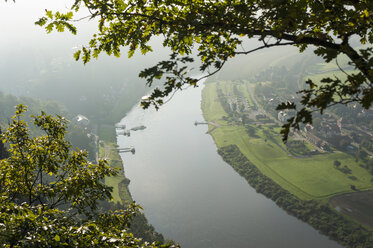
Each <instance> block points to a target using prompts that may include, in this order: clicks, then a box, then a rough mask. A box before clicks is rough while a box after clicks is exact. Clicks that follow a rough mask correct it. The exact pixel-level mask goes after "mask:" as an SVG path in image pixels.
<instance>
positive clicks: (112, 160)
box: [99, 142, 132, 203]
mask: <svg viewBox="0 0 373 248" xmlns="http://www.w3.org/2000/svg"><path fill="white" fill-rule="evenodd" d="M116 147H117V145H116V144H115V143H111V142H101V144H100V145H99V158H100V159H105V160H106V161H107V162H108V163H109V165H110V166H111V167H113V168H117V169H118V170H119V173H118V175H117V176H114V177H106V178H105V184H106V185H108V186H110V187H112V188H113V192H112V196H113V201H114V203H117V202H119V203H129V202H132V197H131V194H130V192H129V191H128V189H127V186H126V185H125V183H124V182H125V181H127V179H126V177H125V176H124V174H123V164H122V159H121V157H120V155H119V153H118V151H117V150H115V148H116Z"/></svg>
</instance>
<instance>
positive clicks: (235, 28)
mask: <svg viewBox="0 0 373 248" xmlns="http://www.w3.org/2000/svg"><path fill="white" fill-rule="evenodd" d="M82 8H87V9H88V10H89V13H90V14H89V15H88V16H86V17H83V18H81V19H84V18H89V19H97V20H98V29H97V33H96V34H95V35H94V36H93V37H92V39H91V41H90V42H89V44H87V45H86V46H83V47H82V49H81V50H79V51H78V52H76V53H75V55H74V56H75V58H76V59H77V60H79V59H81V60H82V61H83V62H84V63H87V62H88V61H89V60H90V59H91V58H92V57H93V58H97V57H98V56H99V54H100V53H101V52H106V53H107V54H109V55H114V56H120V54H121V48H122V46H128V47H129V51H128V56H129V57H131V56H132V55H133V54H134V52H135V51H137V50H139V51H140V52H141V53H143V54H145V53H147V52H149V51H152V48H151V46H150V45H149V41H150V40H151V38H152V37H154V36H162V37H163V38H164V40H163V46H165V47H168V48H170V49H171V51H172V53H171V54H170V58H169V60H166V61H160V62H159V63H157V64H156V65H155V66H153V67H151V68H147V69H144V70H143V71H142V72H141V73H140V75H139V76H140V77H142V78H145V79H146V80H147V84H148V85H152V83H153V82H154V81H155V80H164V87H162V88H156V89H154V91H153V92H152V94H151V95H150V97H149V98H147V99H145V100H143V101H142V106H143V107H144V108H147V107H149V106H150V105H154V106H155V107H156V108H158V107H159V105H161V104H162V103H163V102H164V98H165V97H167V96H169V95H170V94H173V92H174V91H176V90H181V89H182V88H183V87H185V86H189V85H191V86H196V85H197V83H198V81H199V80H200V79H201V78H197V79H196V78H193V77H191V76H190V74H188V71H189V68H190V65H191V63H192V62H194V59H193V58H192V57H191V54H192V51H197V57H198V58H199V59H200V62H201V66H200V68H199V69H200V71H201V72H204V73H205V76H203V77H202V78H205V77H208V76H211V75H213V74H214V73H216V72H217V71H219V70H220V69H221V68H222V67H223V66H224V64H225V63H226V62H227V61H228V60H229V59H230V58H233V57H235V56H238V55H247V54H250V53H252V52H255V51H257V50H260V49H264V48H269V47H276V46H277V47H278V46H296V47H298V48H299V51H300V52H303V51H304V50H305V49H307V48H308V47H309V46H312V47H314V48H315V49H314V53H315V54H316V55H317V56H320V57H322V58H323V59H324V60H325V61H326V62H330V61H332V60H333V59H335V58H337V56H338V55H340V54H344V55H346V56H347V57H348V58H349V60H350V62H349V63H350V65H351V66H353V68H354V70H356V72H354V73H350V74H347V77H346V79H340V78H324V79H323V80H322V84H320V85H316V84H315V83H314V82H312V81H310V80H309V81H307V82H306V83H307V85H308V86H307V89H304V90H302V91H300V93H301V94H302V101H301V106H300V108H297V106H296V105H295V104H294V103H284V104H281V105H279V106H278V109H296V110H297V114H296V116H294V117H293V118H291V119H289V121H288V123H287V124H285V125H284V127H283V130H282V132H283V134H284V136H285V139H286V138H287V135H288V133H289V130H290V128H291V127H293V128H299V123H301V122H303V123H312V115H311V113H312V111H320V112H321V113H322V112H323V111H324V110H325V109H326V108H327V107H329V106H331V105H335V104H348V103H351V102H357V103H359V104H361V105H362V106H363V107H364V108H366V109H368V108H369V107H370V106H371V103H372V101H373V87H372V83H373V70H372V64H373V48H372V47H371V46H361V47H359V48H356V47H353V46H352V45H351V39H357V40H359V42H360V44H361V45H364V44H372V42H373V32H372V23H373V15H372V13H373V1H370V0H297V1H288V0H268V1H267V0H266V1H263V0H222V1H205V0H199V1H195V0H139V1H124V0H109V1H108V0H75V2H74V4H73V5H72V6H71V10H72V11H70V12H68V13H60V12H56V13H53V12H52V11H46V15H45V16H44V17H42V18H40V20H39V21H37V24H39V25H41V26H44V27H45V28H46V30H47V31H48V32H51V31H52V30H54V29H56V30H57V31H64V29H65V28H67V29H68V30H70V31H71V32H72V33H74V34H75V33H76V32H77V30H76V27H75V26H74V25H73V21H76V20H74V19H73V18H74V15H73V14H74V13H75V12H78V11H79V10H80V9H82ZM250 38H257V39H259V41H261V43H262V45H260V46H258V47H256V48H255V49H251V50H245V49H244V48H242V45H243V42H244V41H245V40H246V39H250ZM341 70H342V69H341Z"/></svg>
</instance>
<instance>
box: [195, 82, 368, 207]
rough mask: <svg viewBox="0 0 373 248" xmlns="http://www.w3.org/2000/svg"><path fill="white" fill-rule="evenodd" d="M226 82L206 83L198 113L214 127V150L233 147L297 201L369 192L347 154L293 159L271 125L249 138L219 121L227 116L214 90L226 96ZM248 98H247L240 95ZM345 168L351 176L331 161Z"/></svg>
mask: <svg viewBox="0 0 373 248" xmlns="http://www.w3.org/2000/svg"><path fill="white" fill-rule="evenodd" d="M230 84H231V83H230V82H225V83H208V84H206V86H205V88H204V90H203V93H202V110H203V114H204V117H205V119H206V120H207V121H209V122H214V123H216V124H217V125H218V128H215V129H214V130H213V131H212V132H211V135H212V136H213V138H214V140H215V143H216V145H217V146H218V147H223V146H226V145H230V144H236V145H237V146H238V147H239V148H240V150H241V152H242V153H243V154H244V155H245V156H246V157H247V158H248V159H249V160H250V161H251V162H252V163H254V164H255V165H256V166H257V167H258V169H259V170H260V171H261V172H262V173H263V174H265V175H266V176H268V177H270V178H272V179H273V180H274V181H275V182H277V183H278V184H279V185H280V186H281V187H283V188H285V189H287V190H288V191H290V192H291V193H293V194H295V195H296V196H298V197H299V198H301V199H305V200H307V199H318V200H326V199H328V198H329V197H331V196H333V195H338V194H342V193H348V192H353V190H352V189H351V185H354V186H355V187H356V189H358V190H368V189H373V185H372V183H371V181H370V180H371V176H370V175H369V174H368V172H367V171H366V170H365V169H363V168H361V167H359V165H358V164H357V163H356V162H355V160H354V157H352V156H351V155H349V154H345V153H341V152H334V153H327V154H319V155H313V156H308V157H294V156H291V154H290V153H289V152H288V151H287V150H286V147H285V145H284V144H283V143H282V140H281V136H280V134H279V129H278V128H274V127H273V125H272V126H271V125H265V124H263V125H251V127H252V128H254V129H255V137H253V136H249V135H248V134H247V132H246V131H245V127H244V126H243V125H238V124H229V123H228V122H227V121H226V120H222V117H223V116H228V114H227V113H226V112H225V111H224V109H223V107H222V106H221V104H220V102H219V99H218V94H217V89H218V87H222V91H223V92H224V91H225V90H227V91H228V93H229V92H230V90H229V89H230V88H231V86H230ZM244 96H245V97H248V94H244ZM334 160H339V161H341V162H342V166H344V165H347V166H348V167H349V168H350V169H351V171H352V172H351V174H344V173H342V172H341V171H339V170H337V169H335V167H334V166H333V161H334Z"/></svg>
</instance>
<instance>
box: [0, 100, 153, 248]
mask: <svg viewBox="0 0 373 248" xmlns="http://www.w3.org/2000/svg"><path fill="white" fill-rule="evenodd" d="M25 112H26V107H25V106H24V105H18V106H17V110H16V112H15V115H14V116H13V117H12V120H11V123H10V126H9V128H8V129H7V130H6V132H4V133H3V134H2V135H1V140H2V142H4V143H7V144H8V145H9V150H8V153H9V154H8V157H7V158H6V159H3V160H0V243H1V244H2V245H3V246H4V247H157V245H156V244H144V243H143V242H142V241H141V240H140V239H138V238H136V237H134V236H133V235H132V234H131V233H129V232H128V231H127V230H128V228H129V226H130V222H131V219H132V218H133V217H134V216H135V215H136V214H137V213H138V212H139V208H138V206H136V205H135V204H132V205H130V206H129V207H128V208H127V209H126V210H118V211H106V212H103V211H99V208H98V202H99V200H110V199H111V198H112V197H111V192H112V189H111V188H110V187H109V186H107V185H105V183H104V182H103V180H104V178H105V177H108V176H113V175H115V174H116V173H117V170H115V169H113V168H111V167H110V166H108V165H107V163H106V162H105V161H99V163H98V164H92V163H90V162H89V161H88V160H87V153H86V152H85V151H74V150H71V145H70V143H69V142H67V141H66V140H65V133H66V130H67V120H66V119H64V118H63V117H61V116H57V117H52V116H49V115H47V114H45V113H44V112H42V113H41V114H40V115H38V116H33V117H32V121H33V124H34V126H35V127H37V128H39V129H41V131H42V132H43V133H44V135H42V136H39V137H32V136H31V134H30V131H29V128H28V124H27V123H26V122H25V121H24V120H23V115H24V113H25Z"/></svg>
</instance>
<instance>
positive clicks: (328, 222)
mask: <svg viewBox="0 0 373 248" xmlns="http://www.w3.org/2000/svg"><path fill="white" fill-rule="evenodd" d="M218 153H219V155H220V156H221V157H222V158H223V159H224V161H226V162H227V163H228V164H230V165H231V166H232V167H233V168H234V170H235V171H236V172H237V173H239V174H240V175H241V176H242V177H244V178H245V179H246V180H247V182H248V183H249V184H250V185H251V186H252V187H253V188H254V189H256V191H257V192H258V193H261V194H263V195H265V196H266V197H268V198H270V199H271V200H273V201H274V202H275V203H276V204H277V205H278V206H279V207H281V208H282V209H284V210H285V211H287V212H288V213H289V214H291V215H293V216H295V217H297V218H299V219H301V220H302V221H305V222H307V223H308V224H310V225H311V226H312V227H314V228H315V229H317V230H319V231H320V232H321V233H322V234H325V235H327V236H329V237H330V238H331V239H334V240H336V241H337V242H339V243H340V244H342V245H345V246H347V247H364V248H369V247H373V236H372V235H373V233H372V232H371V231H370V230H368V229H366V228H365V227H363V226H362V225H359V224H357V223H355V222H353V221H351V220H349V219H347V218H344V217H343V216H342V215H340V214H338V213H337V212H336V211H335V210H334V209H332V208H331V207H330V206H329V205H328V204H322V203H320V202H317V201H315V200H310V201H304V200H300V199H299V198H297V197H296V196H294V195H293V194H291V193H289V192H288V191H287V190H284V189H283V188H281V187H280V186H279V185H278V184H276V183H275V182H274V181H273V180H272V179H270V178H268V177H266V176H265V175H263V174H262V173H261V172H260V171H259V170H258V169H257V167H256V166H255V165H254V164H252V163H251V162H250V161H249V160H248V159H247V158H246V157H245V156H244V155H243V154H242V153H241V151H240V149H239V148H238V147H237V146H236V145H229V146H225V147H222V148H219V149H218Z"/></svg>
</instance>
